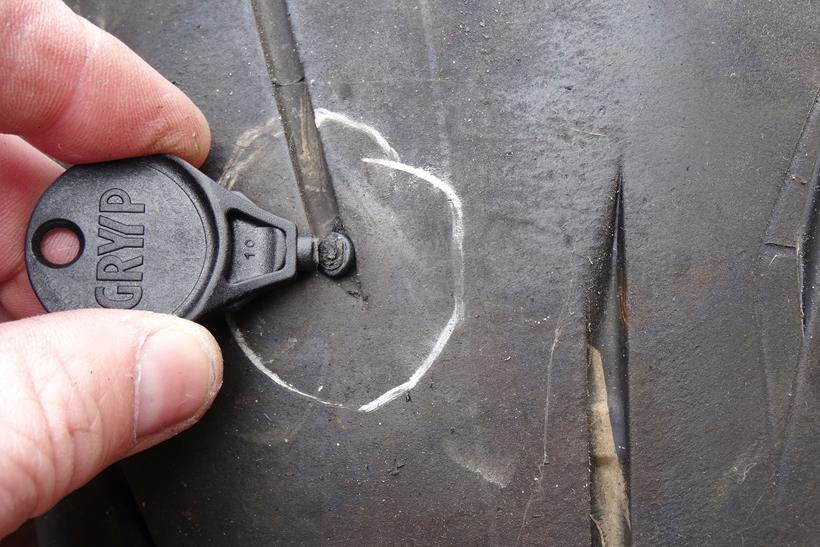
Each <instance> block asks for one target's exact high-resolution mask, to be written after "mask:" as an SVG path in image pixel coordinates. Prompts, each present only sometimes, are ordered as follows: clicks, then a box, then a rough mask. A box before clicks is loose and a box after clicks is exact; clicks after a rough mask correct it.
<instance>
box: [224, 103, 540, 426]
mask: <svg viewBox="0 0 820 547" xmlns="http://www.w3.org/2000/svg"><path fill="white" fill-rule="evenodd" d="M314 113H315V122H316V126H317V127H321V126H322V125H324V124H326V123H338V124H340V125H343V126H346V127H349V128H351V129H354V130H357V131H361V132H363V133H364V134H366V135H367V136H368V137H369V138H370V139H371V140H372V141H373V142H374V143H375V144H376V145H377V146H378V147H379V148H380V149H381V151H382V152H383V153H384V154H385V155H386V156H387V157H389V158H391V159H381V158H361V161H362V162H364V163H367V164H374V165H380V166H382V167H386V168H388V169H393V170H396V171H402V172H404V173H407V174H409V175H412V176H413V177H416V178H418V179H420V180H423V181H425V182H427V183H428V184H430V185H431V186H433V187H434V188H436V189H437V190H439V191H440V192H442V193H443V194H444V196H445V197H446V198H447V202H448V204H449V206H450V213H451V215H452V242H453V247H452V250H451V255H452V260H453V265H454V274H453V275H454V282H453V312H452V314H451V315H450V318H449V320H448V321H447V323H446V324H445V325H444V328H442V330H441V332H440V333H439V335H438V337H437V338H436V341H435V343H434V344H433V346H432V348H431V349H430V351H429V352H428V354H427V356H426V357H425V358H424V360H423V361H422V362H421V364H420V365H419V366H418V367H417V368H416V370H415V371H414V372H413V374H412V375H411V376H410V378H409V379H408V380H407V381H405V382H403V383H401V384H399V385H397V386H396V387H393V388H391V389H389V390H387V391H386V392H384V393H383V394H381V395H380V396H379V397H377V398H375V399H373V400H372V401H370V402H368V403H365V404H363V405H361V406H359V407H358V408H355V410H356V411H358V412H372V411H374V410H376V409H378V408H380V407H382V406H384V405H386V404H387V403H389V402H390V401H393V400H394V399H396V398H397V397H399V396H401V395H403V394H405V393H407V392H409V391H410V390H411V389H413V388H414V387H415V386H416V385H417V384H418V383H419V381H420V380H421V379H422V378H423V377H424V375H425V374H427V372H428V371H429V370H430V368H431V367H432V366H433V364H434V363H435V362H436V360H437V359H438V357H439V356H440V355H441V353H442V351H444V348H445V346H446V345H447V343H448V342H449V340H450V337H451V336H452V334H453V332H454V331H455V329H456V326H458V324H459V323H460V322H461V321H462V320H463V319H464V213H463V207H462V202H461V198H460V197H459V196H458V194H457V193H456V191H455V190H454V189H453V187H452V186H451V185H450V183H449V182H447V181H445V180H443V179H442V178H439V177H437V176H436V175H434V174H432V173H431V172H429V171H426V170H424V169H421V168H419V167H413V166H411V165H407V164H405V163H401V162H400V161H399V158H400V156H399V154H398V153H397V152H396V150H395V149H394V148H393V147H392V146H390V143H389V142H387V139H385V138H384V136H383V135H382V134H381V133H380V132H379V131H378V130H377V129H375V128H374V127H372V126H369V125H367V124H364V123H362V122H358V121H355V120H353V119H351V118H349V117H347V116H346V115H344V114H340V113H338V112H332V111H330V110H327V109H325V108H317V109H315V111H314ZM279 122H280V120H279V118H273V119H271V120H270V121H268V122H267V123H266V124H265V125H263V126H261V127H258V128H254V129H252V130H250V131H248V132H246V133H245V134H244V135H243V136H242V137H241V138H240V139H239V140H238V141H237V145H236V146H235V147H234V151H233V154H232V155H231V158H230V160H229V161H228V164H227V167H226V169H225V170H224V172H223V174H222V176H221V177H220V179H219V182H220V183H221V184H223V186H226V187H227V188H232V187H233V186H234V184H235V183H236V179H237V176H238V174H239V173H240V172H241V171H242V170H243V169H244V168H245V167H246V166H247V165H249V164H250V163H251V162H252V161H253V159H254V158H255V157H256V155H257V154H258V153H260V151H261V150H262V148H261V147H260V148H258V149H256V150H254V151H253V152H252V153H251V154H250V156H249V157H247V158H244V159H240V156H241V154H242V153H243V152H244V151H245V150H247V149H248V148H250V147H251V146H252V145H253V144H254V143H255V141H256V140H257V139H259V138H260V137H263V136H269V137H270V138H271V139H272V138H276V137H278V136H280V135H281V134H282V131H281V130H280V131H276V132H273V131H274V129H275V128H276V126H277V124H278V123H279ZM225 318H226V321H227V323H228V327H229V330H230V332H231V335H232V336H233V337H234V340H235V341H236V343H237V345H238V346H239V348H240V349H241V350H242V352H243V353H244V354H245V356H246V357H247V358H248V360H250V362H251V364H253V365H254V367H256V368H257V369H258V370H259V371H260V372H261V373H262V374H264V375H265V376H267V377H268V378H269V379H270V380H272V381H273V382H274V383H275V384H276V385H278V386H280V387H281V388H283V389H285V390H287V391H290V392H291V393H294V394H296V395H299V396H301V397H304V398H306V399H308V400H310V401H313V402H316V403H319V404H322V405H326V406H333V407H337V408H352V407H347V406H345V405H343V404H341V403H336V402H333V401H328V400H326V399H322V398H320V397H317V396H315V395H312V394H310V393H306V392H304V391H302V390H300V389H298V388H296V387H294V386H293V385H291V384H289V383H288V382H286V381H285V380H283V379H282V378H281V377H280V376H279V375H278V374H276V373H274V372H272V371H271V370H270V369H269V368H268V367H267V366H265V363H264V360H263V359H262V358H261V356H260V355H259V354H257V353H256V352H255V351H254V350H253V348H251V347H250V345H249V344H248V343H247V340H246V339H245V337H244V335H243V334H242V332H241V330H240V329H239V326H238V325H237V323H236V320H235V318H234V317H233V315H232V314H230V313H228V314H226V315H225ZM553 349H554V348H553Z"/></svg>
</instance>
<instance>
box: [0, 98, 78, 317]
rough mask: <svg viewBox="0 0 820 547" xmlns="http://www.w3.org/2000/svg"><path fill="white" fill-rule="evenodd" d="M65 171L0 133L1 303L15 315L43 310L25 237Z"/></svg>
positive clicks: (29, 146)
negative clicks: (27, 267) (30, 273)
mask: <svg viewBox="0 0 820 547" xmlns="http://www.w3.org/2000/svg"><path fill="white" fill-rule="evenodd" d="M0 85H2V84H0ZM62 171H63V169H62V167H60V166H59V165H58V164H57V163H56V162H54V161H53V160H51V159H49V158H48V157H47V156H46V155H44V154H43V153H42V152H40V151H39V150H37V149H35V148H34V147H32V146H31V145H30V144H28V143H27V142H25V141H24V140H22V139H21V138H19V137H15V136H12V135H0V196H2V198H1V199H0V242H2V245H0V306H2V307H4V308H5V309H6V310H7V311H8V312H9V313H11V314H12V315H13V316H14V317H27V316H28V315H32V314H35V313H42V307H41V306H40V304H39V302H38V301H37V298H36V297H35V296H34V292H33V291H32V289H31V284H30V283H29V281H28V276H27V275H26V271H25V263H24V260H23V252H24V250H25V242H24V239H25V235H26V228H27V225H28V219H29V216H31V211H32V210H33V209H34V205H35V204H36V203H37V200H38V199H39V198H40V195H41V194H42V193H43V191H44V190H45V189H46V187H47V186H48V185H49V184H50V183H51V182H52V181H53V180H54V179H55V178H57V176H59V174H60V173H62Z"/></svg>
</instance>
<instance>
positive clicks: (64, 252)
mask: <svg viewBox="0 0 820 547" xmlns="http://www.w3.org/2000/svg"><path fill="white" fill-rule="evenodd" d="M31 248H32V250H33V251H34V256H36V257H37V260H39V261H40V262H41V263H42V264H44V265H45V266H48V267H49V268H65V267H67V266H71V265H72V264H74V263H75V262H76V261H77V259H78V258H80V256H81V255H82V254H83V250H84V249H85V238H84V237H83V233H82V231H80V227H79V226H77V225H76V224H74V223H73V222H71V221H70V220H65V219H55V220H49V221H48V222H44V223H43V224H41V225H40V227H39V228H37V230H36V231H35V232H34V237H33V238H32V241H31Z"/></svg>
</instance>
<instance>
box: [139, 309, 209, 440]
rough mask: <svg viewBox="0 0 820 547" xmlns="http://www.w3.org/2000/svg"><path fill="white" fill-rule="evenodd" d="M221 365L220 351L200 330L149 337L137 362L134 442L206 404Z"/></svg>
mask: <svg viewBox="0 0 820 547" xmlns="http://www.w3.org/2000/svg"><path fill="white" fill-rule="evenodd" d="M220 363H221V356H220V352H219V347H218V346H217V345H216V342H215V341H214V340H213V338H212V337H211V336H210V334H208V333H207V331H205V329H204V328H202V327H200V326H199V325H195V324H193V323H184V324H181V325H174V326H170V327H166V328H164V329H162V330H159V331H157V332H155V333H153V334H151V335H150V336H149V337H148V338H147V339H146V340H145V342H144V343H143V346H142V349H141V350H140V353H139V356H138V358H137V374H138V376H137V378H138V385H137V391H136V393H137V400H136V413H137V416H136V434H137V438H138V439H139V438H141V437H145V436H146V435H153V434H156V433H160V432H162V431H165V430H167V429H170V428H172V427H173V426H175V425H177V424H181V423H183V422H185V421H186V420H190V419H191V418H192V417H194V416H195V415H196V414H197V412H198V411H200V410H201V409H202V408H203V406H205V405H207V404H208V403H210V401H211V399H213V397H214V395H216V390H217V388H218V387H219V385H218V383H219V382H221V379H218V378H217V376H220V377H221V375H220V374H218V372H217V368H218V367H219V364H220ZM219 370H221V368H219Z"/></svg>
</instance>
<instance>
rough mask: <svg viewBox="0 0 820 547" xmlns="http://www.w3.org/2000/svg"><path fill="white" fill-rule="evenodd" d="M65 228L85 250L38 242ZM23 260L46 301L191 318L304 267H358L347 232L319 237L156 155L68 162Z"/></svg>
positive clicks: (38, 213) (333, 271) (336, 273)
mask: <svg viewBox="0 0 820 547" xmlns="http://www.w3.org/2000/svg"><path fill="white" fill-rule="evenodd" d="M56 229H68V230H70V231H71V232H73V233H74V235H75V236H76V237H77V239H78V240H79V253H78V254H77V256H76V257H73V259H72V260H70V261H68V262H67V263H63V264H56V263H53V262H51V261H50V260H49V259H48V258H47V257H46V256H45V255H44V253H43V248H42V244H43V241H44V240H45V239H46V237H47V236H48V234H49V233H51V232H52V231H53V230H56ZM25 254H26V268H27V270H28V275H29V279H30V280H31V284H32V287H33V288H34V292H35V293H36V294H37V297H38V298H39V299H40V302H42V304H43V306H44V307H45V309H46V310H48V311H60V310H70V309H78V308H117V309H138V310H150V311H155V312H161V313H171V314H175V315H178V316H180V317H185V318H188V319H196V318H199V317H202V316H203V315H205V314H207V313H210V312H214V311H217V310H220V309H223V308H225V307H227V306H230V305H232V304H235V303H238V302H241V301H244V300H246V299H249V298H251V297H253V296H254V295H256V294H258V293H260V292H261V291H264V290H266V289H270V288H271V287H274V286H277V285H281V284H283V283H287V282H290V281H292V280H293V279H295V278H296V277H297V276H298V275H299V274H308V273H312V272H314V271H316V270H317V269H318V270H319V271H320V272H322V273H323V274H325V275H327V276H329V277H341V276H343V275H345V274H346V273H347V272H349V271H350V269H351V267H352V266H353V263H354V262H355V253H354V249H353V245H352V243H351V241H350V239H349V238H348V237H347V236H346V235H345V234H341V233H338V232H332V233H330V234H328V235H327V236H325V237H324V238H322V239H317V238H316V237H314V236H312V235H309V234H299V233H298V231H297V228H296V225H295V224H294V223H293V222H290V221H289V220H286V219H283V218H280V217H278V216H275V215H273V214H271V213H269V212H267V211H264V210H262V209H260V208H259V207H257V206H256V205H254V204H253V202H251V201H250V200H249V199H248V198H247V197H245V196H244V195H243V194H241V193H239V192H235V191H230V190H227V189H225V188H223V187H221V186H219V185H218V184H217V183H216V182H214V181H213V180H211V179H210V178H208V177H207V176H205V175H204V174H203V173H201V172H200V171H199V170H197V169H195V168H194V167H192V166H191V165H189V164H188V163H186V162H185V161H183V160H181V159H179V158H176V157H173V156H151V157H144V158H134V159H127V160H119V161H112V162H105V163H98V164H90V165H78V166H75V167H71V168H70V169H68V170H67V171H66V172H65V173H63V174H62V175H61V176H60V177H59V178H58V179H57V180H56V181H54V183H53V184H52V185H51V186H50V187H49V188H48V189H47V190H46V191H45V193H44V194H43V196H42V197H41V198H40V201H39V202H38V204H37V206H36V207H35V209H34V212H33V214H32V216H31V220H30V221H29V226H28V231H27V235H26V253H25Z"/></svg>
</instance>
